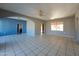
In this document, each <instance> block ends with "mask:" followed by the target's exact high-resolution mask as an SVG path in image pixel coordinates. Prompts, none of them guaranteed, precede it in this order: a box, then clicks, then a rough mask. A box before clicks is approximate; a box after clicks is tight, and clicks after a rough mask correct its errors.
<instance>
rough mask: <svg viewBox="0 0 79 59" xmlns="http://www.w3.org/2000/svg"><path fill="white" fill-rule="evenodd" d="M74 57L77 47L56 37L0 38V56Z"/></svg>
mask: <svg viewBox="0 0 79 59" xmlns="http://www.w3.org/2000/svg"><path fill="white" fill-rule="evenodd" d="M65 55H66V56H73V55H74V56H75V55H79V45H78V44H77V43H75V42H74V41H73V39H70V38H66V37H58V36H45V35H43V36H36V37H30V36H27V35H26V34H22V35H10V36H3V37H0V56H65Z"/></svg>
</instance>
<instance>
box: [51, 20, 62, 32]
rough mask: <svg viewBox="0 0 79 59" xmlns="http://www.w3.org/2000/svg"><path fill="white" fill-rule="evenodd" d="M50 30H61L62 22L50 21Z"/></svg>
mask: <svg viewBox="0 0 79 59" xmlns="http://www.w3.org/2000/svg"><path fill="white" fill-rule="evenodd" d="M51 30H52V31H63V22H56V21H55V22H53V23H51Z"/></svg>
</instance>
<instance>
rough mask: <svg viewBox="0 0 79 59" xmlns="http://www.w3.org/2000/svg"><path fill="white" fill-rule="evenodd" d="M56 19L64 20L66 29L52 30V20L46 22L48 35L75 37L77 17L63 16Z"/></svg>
mask: <svg viewBox="0 0 79 59" xmlns="http://www.w3.org/2000/svg"><path fill="white" fill-rule="evenodd" d="M55 21H62V22H63V23H64V31H63V32H62V31H51V23H52V22H53V20H52V21H47V22H46V34H47V35H58V36H64V37H70V38H74V35H75V24H74V23H75V22H74V21H75V18H74V17H69V18H62V19H56V20H55Z"/></svg>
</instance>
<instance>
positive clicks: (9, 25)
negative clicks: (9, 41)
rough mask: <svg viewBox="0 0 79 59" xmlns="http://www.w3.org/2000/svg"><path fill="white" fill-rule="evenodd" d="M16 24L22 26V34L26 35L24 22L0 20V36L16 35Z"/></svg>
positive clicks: (7, 19)
mask: <svg viewBox="0 0 79 59" xmlns="http://www.w3.org/2000/svg"><path fill="white" fill-rule="evenodd" d="M17 24H22V33H26V21H24V20H16V19H9V18H0V36H4V35H12V34H17Z"/></svg>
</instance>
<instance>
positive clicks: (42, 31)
mask: <svg viewBox="0 0 79 59" xmlns="http://www.w3.org/2000/svg"><path fill="white" fill-rule="evenodd" d="M43 34H44V24H41V35H43Z"/></svg>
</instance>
